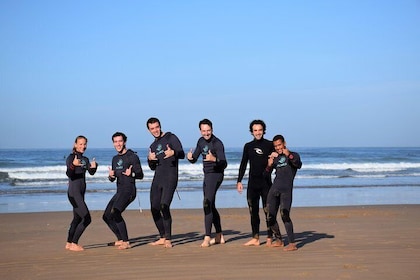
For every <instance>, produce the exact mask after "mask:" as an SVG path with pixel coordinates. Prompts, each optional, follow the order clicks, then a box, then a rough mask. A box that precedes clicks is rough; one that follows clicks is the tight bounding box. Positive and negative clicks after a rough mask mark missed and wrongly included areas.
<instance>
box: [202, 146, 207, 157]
mask: <svg viewBox="0 0 420 280" xmlns="http://www.w3.org/2000/svg"><path fill="white" fill-rule="evenodd" d="M208 153H209V146H207V145H206V146H204V147H203V150H202V151H201V154H202V155H203V157H205V156H206V155H207V154H208Z"/></svg>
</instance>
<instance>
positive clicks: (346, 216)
mask: <svg viewBox="0 0 420 280" xmlns="http://www.w3.org/2000/svg"><path fill="white" fill-rule="evenodd" d="M219 211H220V214H221V219H222V226H223V232H224V236H225V239H226V244H221V245H214V246H211V247H210V248H200V244H201V241H202V238H203V230H204V226H203V212H202V209H174V210H172V218H173V239H172V242H173V244H174V247H173V248H171V249H165V248H163V247H161V246H150V245H147V243H149V242H150V241H154V240H155V239H156V238H157V230H156V228H155V225H154V223H153V220H152V216H151V213H150V211H148V210H143V212H139V210H127V211H126V212H124V214H123V217H124V219H125V220H126V223H127V227H128V233H129V237H130V239H131V243H132V245H133V248H132V249H129V250H124V251H120V250H117V249H116V248H114V247H112V246H111V247H109V246H107V244H108V243H109V242H112V241H115V240H114V237H113V234H112V233H111V231H110V230H109V229H108V228H107V227H106V225H105V223H104V222H103V221H102V213H103V212H102V211H99V210H98V211H96V210H95V211H91V215H92V223H91V225H90V226H89V227H88V228H87V229H86V231H85V233H84V234H83V235H82V237H81V239H80V244H81V245H83V246H84V247H85V251H83V252H70V251H67V250H65V249H64V245H65V239H66V235H67V228H68V225H69V223H70V221H71V218H72V213H71V211H59V212H37V213H1V214H0V225H1V229H0V244H1V245H2V251H1V253H0V260H1V262H0V267H1V269H0V277H1V278H2V279H57V278H60V279H74V278H75V277H83V278H86V279H115V278H117V277H120V278H121V277H122V278H124V279H139V278H144V279H162V278H171V279H197V278H200V279H244V278H259V279H261V278H263V277H277V278H278V277H282V278H284V279H321V278H323V279H416V278H417V277H418V274H419V273H420V268H419V266H418V263H419V261H420V241H419V240H418V238H417V235H418V232H420V205H419V204H415V205H367V206H328V207H325V206H324V207H294V208H293V207H292V212H291V217H292V220H293V223H294V227H295V235H296V242H297V245H298V248H299V249H298V250H297V251H295V252H284V251H283V250H281V248H268V247H266V246H265V245H264V244H262V245H261V246H258V247H245V246H243V245H242V244H243V243H245V242H246V241H247V240H249V239H250V238H251V227H250V222H249V214H248V209H247V208H245V207H244V208H219ZM260 216H261V219H262V223H261V224H262V225H263V224H264V219H263V217H262V211H260ZM278 221H279V223H280V229H281V231H282V233H283V234H285V230H284V226H283V225H282V223H281V220H280V219H278ZM263 228H264V227H263V226H261V229H263ZM265 237H266V235H265V231H264V230H261V241H265Z"/></svg>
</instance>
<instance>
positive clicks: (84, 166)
mask: <svg viewBox="0 0 420 280" xmlns="http://www.w3.org/2000/svg"><path fill="white" fill-rule="evenodd" d="M80 164H81V166H80V167H82V168H84V169H86V161H85V160H84V159H83V158H82V159H80Z"/></svg>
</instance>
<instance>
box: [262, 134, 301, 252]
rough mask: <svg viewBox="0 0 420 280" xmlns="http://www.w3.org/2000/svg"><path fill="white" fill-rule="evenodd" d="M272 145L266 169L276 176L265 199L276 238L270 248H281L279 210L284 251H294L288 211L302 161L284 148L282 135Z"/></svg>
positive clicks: (295, 154)
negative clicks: (284, 242)
mask: <svg viewBox="0 0 420 280" xmlns="http://www.w3.org/2000/svg"><path fill="white" fill-rule="evenodd" d="M273 145H274V149H275V152H273V153H272V154H271V156H270V157H269V159H268V165H267V168H266V171H267V173H269V174H271V172H272V170H273V169H275V170H276V171H275V173H276V176H275V178H274V182H273V185H272V186H271V188H270V191H269V192H268V197H267V207H268V225H269V226H270V228H271V230H272V231H273V233H274V235H275V237H276V238H277V240H276V241H275V242H273V245H272V246H273V247H281V246H283V241H282V238H281V233H280V228H279V225H278V223H277V219H276V217H277V212H278V211H279V208H280V215H281V219H282V221H283V223H284V227H285V228H286V232H287V238H288V241H289V244H288V245H287V246H286V247H284V250H285V251H294V250H297V246H296V243H295V235H294V232H293V223H292V220H291V218H290V209H291V207H292V192H293V181H294V179H295V176H296V172H297V170H298V169H300V168H301V167H302V161H301V159H300V155H299V154H298V153H295V152H291V151H289V149H287V148H286V141H285V140H284V137H283V136H282V135H276V136H274V138H273Z"/></svg>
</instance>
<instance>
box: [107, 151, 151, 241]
mask: <svg viewBox="0 0 420 280" xmlns="http://www.w3.org/2000/svg"><path fill="white" fill-rule="evenodd" d="M130 166H132V168H131V172H132V174H131V176H127V175H124V174H122V173H123V172H125V171H126V170H127V169H128V168H129V167H130ZM112 170H114V172H115V177H114V178H111V177H109V180H110V181H111V182H113V181H115V179H117V193H116V194H115V195H114V196H113V197H112V198H111V200H110V201H109V203H108V205H107V206H106V209H105V211H104V214H103V216H102V218H103V220H104V221H105V223H106V224H107V225H108V227H109V228H110V229H111V230H112V232H113V233H114V234H115V236H116V237H117V240H122V241H124V242H127V241H128V233H127V226H126V224H125V221H124V219H123V217H122V216H121V214H122V212H123V211H124V210H125V209H126V208H127V206H128V205H130V203H131V202H133V200H134V199H135V198H136V192H137V190H136V179H143V169H142V167H141V164H140V159H139V157H138V156H137V154H136V153H135V152H133V151H132V150H127V152H126V153H125V154H122V155H119V154H118V155H116V156H114V157H113V158H112Z"/></svg>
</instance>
